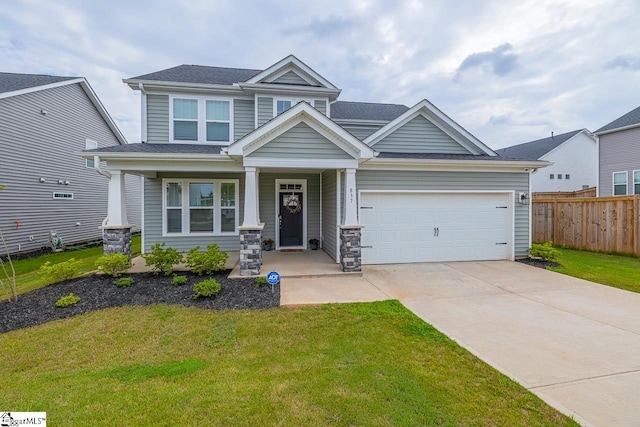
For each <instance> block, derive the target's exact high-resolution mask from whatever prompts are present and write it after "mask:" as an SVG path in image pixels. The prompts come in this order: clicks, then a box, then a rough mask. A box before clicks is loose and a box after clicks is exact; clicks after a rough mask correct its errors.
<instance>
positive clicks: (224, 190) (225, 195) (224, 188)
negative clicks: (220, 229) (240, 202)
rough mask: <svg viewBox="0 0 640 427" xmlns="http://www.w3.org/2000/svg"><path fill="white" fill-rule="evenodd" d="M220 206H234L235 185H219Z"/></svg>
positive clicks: (224, 183) (231, 183)
mask: <svg viewBox="0 0 640 427" xmlns="http://www.w3.org/2000/svg"><path fill="white" fill-rule="evenodd" d="M220 193H221V194H220V206H225V207H227V206H235V205H236V184H235V183H233V182H223V183H222V184H220Z"/></svg>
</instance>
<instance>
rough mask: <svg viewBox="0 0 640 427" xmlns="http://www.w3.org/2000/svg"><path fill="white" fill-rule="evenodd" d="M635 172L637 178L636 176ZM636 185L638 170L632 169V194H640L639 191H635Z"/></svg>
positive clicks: (639, 174) (637, 182) (639, 178)
mask: <svg viewBox="0 0 640 427" xmlns="http://www.w3.org/2000/svg"><path fill="white" fill-rule="evenodd" d="M636 174H637V175H638V178H636ZM636 185H640V170H634V171H633V194H640V192H636Z"/></svg>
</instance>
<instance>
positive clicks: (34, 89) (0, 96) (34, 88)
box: [0, 76, 86, 99]
mask: <svg viewBox="0 0 640 427" xmlns="http://www.w3.org/2000/svg"><path fill="white" fill-rule="evenodd" d="M51 77H56V76H51ZM83 82H84V83H86V79H85V78H84V77H78V78H75V79H69V80H63V81H61V82H55V83H49V84H46V85H40V86H32V87H27V88H24V89H18V90H12V91H9V92H3V93H0V99H3V98H10V97H12V96H19V95H24V94H27V93H32V92H38V91H41V90H47V89H53V88H56V87H60V86H67V85H72V84H76V83H83Z"/></svg>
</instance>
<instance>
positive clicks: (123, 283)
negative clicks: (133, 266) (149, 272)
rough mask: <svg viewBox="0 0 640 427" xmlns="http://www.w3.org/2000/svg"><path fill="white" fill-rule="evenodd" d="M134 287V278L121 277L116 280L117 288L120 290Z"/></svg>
mask: <svg viewBox="0 0 640 427" xmlns="http://www.w3.org/2000/svg"><path fill="white" fill-rule="evenodd" d="M131 285H133V277H121V278H119V279H118V280H116V286H117V287H119V288H128V287H129V286H131Z"/></svg>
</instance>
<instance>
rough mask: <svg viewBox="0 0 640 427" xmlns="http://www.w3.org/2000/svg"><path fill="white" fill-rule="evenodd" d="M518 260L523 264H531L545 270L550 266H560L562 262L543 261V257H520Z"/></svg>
mask: <svg viewBox="0 0 640 427" xmlns="http://www.w3.org/2000/svg"><path fill="white" fill-rule="evenodd" d="M516 261H517V262H521V263H523V264H527V265H531V266H533V267H539V268H544V269H545V270H546V269H547V268H549V267H559V266H560V264H558V263H557V262H553V261H543V260H541V259H535V258H520V259H517V260H516Z"/></svg>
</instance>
